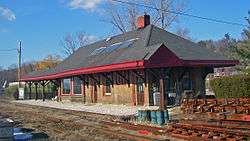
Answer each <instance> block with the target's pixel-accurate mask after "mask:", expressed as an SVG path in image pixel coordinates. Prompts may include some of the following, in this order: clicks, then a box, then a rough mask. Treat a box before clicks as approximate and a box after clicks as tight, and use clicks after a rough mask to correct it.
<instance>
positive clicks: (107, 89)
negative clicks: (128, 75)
mask: <svg viewBox="0 0 250 141" xmlns="http://www.w3.org/2000/svg"><path fill="white" fill-rule="evenodd" d="M105 95H111V82H110V80H109V79H107V78H106V81H105Z"/></svg>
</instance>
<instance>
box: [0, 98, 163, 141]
mask: <svg viewBox="0 0 250 141" xmlns="http://www.w3.org/2000/svg"><path fill="white" fill-rule="evenodd" d="M7 103H8V102H6V103H5V104H6V107H4V109H6V110H7V109H10V107H8V106H7ZM14 105H15V107H12V108H15V109H12V110H15V111H18V112H19V113H22V114H23V115H25V117H24V118H26V119H27V120H29V121H30V122H32V123H33V122H39V123H40V125H39V130H41V131H44V132H47V133H48V134H49V132H53V133H57V134H62V133H64V132H65V130H66V132H67V131H69V130H71V131H80V130H81V129H83V128H86V129H88V130H89V131H94V134H100V135H105V136H108V137H111V139H119V140H137V141H153V140H167V139H166V138H164V137H159V136H155V135H153V134H150V135H145V134H139V133H138V131H137V130H131V129H130V130H125V128H122V129H119V127H118V126H117V127H116V128H115V127H114V126H112V125H114V124H117V122H116V121H114V119H115V118H117V117H116V116H114V117H113V116H106V115H105V116H104V115H99V114H93V113H84V112H77V111H70V110H61V109H60V110H58V109H53V108H52V109H51V108H45V107H36V106H29V105H23V104H14ZM1 108H3V107H1ZM42 111H44V112H42ZM7 114H8V115H9V116H10V117H11V116H13V115H16V113H15V112H12V111H11V110H9V112H7ZM28 115H30V116H28ZM103 116H104V117H103ZM66 117H68V118H66ZM41 118H42V119H41ZM77 120H79V122H77ZM29 121H26V122H29ZM107 121H109V123H111V122H112V123H113V124H108V122H107ZM48 126H54V128H49V127H48ZM48 128H49V129H48ZM67 128H70V129H67ZM48 131H49V132H48ZM89 134H91V133H89ZM80 136H81V135H80ZM80 136H79V137H80ZM80 138H81V137H80ZM84 139H87V138H84ZM90 140H93V138H92V139H90Z"/></svg>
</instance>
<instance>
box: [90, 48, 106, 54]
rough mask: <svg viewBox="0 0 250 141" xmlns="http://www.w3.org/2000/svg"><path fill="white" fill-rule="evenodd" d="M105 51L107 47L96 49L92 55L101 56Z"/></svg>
mask: <svg viewBox="0 0 250 141" xmlns="http://www.w3.org/2000/svg"><path fill="white" fill-rule="evenodd" d="M105 49H106V47H100V48H97V49H95V50H94V51H93V52H92V53H91V54H90V55H97V54H101V53H102V52H103V51H104V50H105Z"/></svg>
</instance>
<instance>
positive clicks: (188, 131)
mask: <svg viewBox="0 0 250 141" xmlns="http://www.w3.org/2000/svg"><path fill="white" fill-rule="evenodd" d="M12 104H13V103H12ZM6 105H8V102H6ZM14 105H15V107H14V108H16V109H15V110H16V111H19V112H23V113H24V115H26V116H27V115H32V118H38V119H39V117H43V119H40V120H41V121H38V122H41V123H43V124H41V125H40V127H39V129H41V130H43V131H45V132H48V131H51V132H53V133H57V134H63V133H65V132H74V131H80V132H85V133H86V134H87V133H88V135H90V136H91V135H92V134H99V135H103V136H106V137H107V136H108V137H110V138H111V139H120V140H139V141H150V140H156V139H158V140H167V139H169V138H168V137H173V138H174V139H176V138H178V139H184V140H249V139H250V127H249V125H246V123H245V122H244V123H243V122H241V121H227V120H206V121H205V120H193V121H192V120H186V121H185V120H180V121H177V122H176V123H172V124H170V125H169V126H164V127H155V126H148V125H141V124H136V123H134V122H133V121H131V122H124V121H119V118H118V117H117V116H111V115H101V114H95V113H87V112H79V111H71V110H62V109H55V108H46V107H42V106H30V105H23V104H18V103H15V104H14ZM7 107H8V106H6V108H7ZM45 113H47V114H45ZM10 114H12V115H13V114H15V113H13V112H12V113H10ZM203 114H204V113H203ZM45 115H46V116H45ZM30 118H31V117H30ZM76 121H78V122H76ZM31 122H33V121H31ZM34 122H35V121H34ZM46 124H48V125H46ZM48 126H54V127H55V128H52V129H51V128H50V129H47V128H48ZM167 127H169V128H167ZM67 128H70V129H67ZM82 129H87V130H84V131H81V130H82ZM90 131H92V132H90ZM141 131H143V132H142V134H141V133H140V132H141ZM93 132H94V133H93ZM78 137H79V138H84V139H86V140H93V139H91V138H89V136H87V135H81V134H80V135H78ZM173 138H170V139H173Z"/></svg>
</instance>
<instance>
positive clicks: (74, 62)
mask: <svg viewBox="0 0 250 141" xmlns="http://www.w3.org/2000/svg"><path fill="white" fill-rule="evenodd" d="M135 38H138V40H136V41H135V42H134V43H133V44H132V45H131V47H128V48H122V49H117V50H115V51H113V52H110V53H102V54H99V55H90V54H91V53H92V52H93V51H94V50H95V49H97V48H100V47H106V46H109V45H112V44H115V43H119V42H122V41H126V40H129V39H135ZM162 44H164V45H165V46H166V47H167V48H168V49H169V50H171V51H172V52H173V53H174V54H175V55H176V56H177V57H179V58H180V59H182V60H229V59H228V58H225V57H224V56H222V55H220V54H218V53H215V52H213V51H212V50H209V49H207V48H205V47H201V46H199V45H198V44H196V43H194V42H191V41H189V40H186V39H184V38H182V37H179V36H177V35H175V34H172V33H169V32H167V31H165V30H163V29H161V28H158V27H156V26H154V25H149V26H147V27H145V28H143V29H137V30H135V31H130V32H127V33H124V34H121V35H117V36H114V37H111V38H110V40H108V41H107V40H101V41H98V42H95V43H93V44H90V45H87V46H83V47H80V48H79V49H78V50H77V51H76V52H75V53H73V54H72V55H70V56H69V57H68V58H66V59H65V60H64V61H62V62H61V63H60V64H59V65H58V66H56V67H55V68H53V69H48V70H43V71H35V72H31V73H29V74H27V75H25V76H24V77H36V76H43V75H48V74H54V73H60V72H64V71H68V70H74V69H78V68H85V67H95V66H103V65H108V64H116V63H122V62H128V61H137V60H147V59H149V57H150V56H151V55H152V54H154V53H155V52H156V50H157V49H158V48H159V47H161V45H162Z"/></svg>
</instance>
